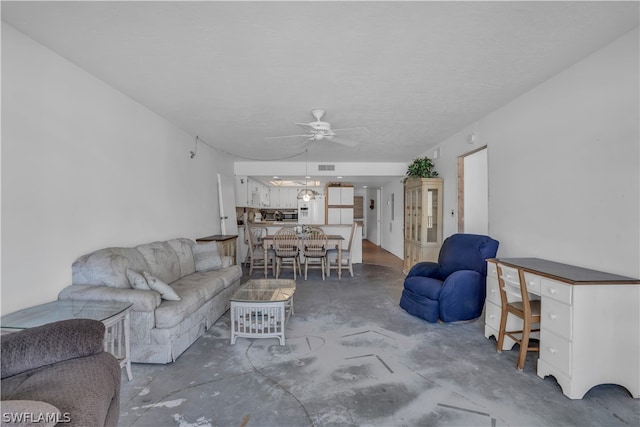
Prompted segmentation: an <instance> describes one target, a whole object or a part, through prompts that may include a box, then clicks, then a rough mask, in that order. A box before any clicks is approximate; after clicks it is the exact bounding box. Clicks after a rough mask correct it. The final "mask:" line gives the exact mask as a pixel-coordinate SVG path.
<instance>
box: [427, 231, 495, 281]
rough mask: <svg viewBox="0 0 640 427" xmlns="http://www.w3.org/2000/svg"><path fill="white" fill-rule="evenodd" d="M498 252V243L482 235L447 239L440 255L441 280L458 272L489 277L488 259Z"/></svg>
mask: <svg viewBox="0 0 640 427" xmlns="http://www.w3.org/2000/svg"><path fill="white" fill-rule="evenodd" d="M497 252H498V241H497V240H494V239H492V238H491V237H489V236H484V235H480V234H466V233H464V234H463V233H460V234H453V235H451V236H449V237H447V238H446V239H445V241H444V242H443V243H442V248H440V254H439V255H438V264H439V265H440V269H439V270H440V271H439V272H440V276H441V278H440V279H441V280H444V279H445V278H447V277H448V276H449V275H450V274H451V273H453V272H455V271H458V270H474V271H477V272H478V273H480V274H482V275H483V276H486V275H487V263H486V259H487V258H493V257H495V256H496V253H497Z"/></svg>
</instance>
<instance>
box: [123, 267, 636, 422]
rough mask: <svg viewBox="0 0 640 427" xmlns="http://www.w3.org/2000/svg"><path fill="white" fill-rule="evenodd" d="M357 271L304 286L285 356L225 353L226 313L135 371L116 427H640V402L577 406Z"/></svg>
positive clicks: (267, 344)
mask: <svg viewBox="0 0 640 427" xmlns="http://www.w3.org/2000/svg"><path fill="white" fill-rule="evenodd" d="M354 270H355V274H356V277H353V278H351V277H349V276H348V274H347V277H346V278H343V279H342V280H338V279H337V277H336V275H333V276H332V277H331V278H330V279H328V280H326V281H322V280H321V279H320V272H319V271H317V270H314V271H313V276H312V272H310V273H309V276H310V277H309V280H308V281H304V280H300V279H298V281H297V286H298V289H297V291H296V294H295V301H294V303H295V315H294V316H292V317H291V319H290V321H289V323H288V325H287V337H286V345H285V346H280V345H279V344H278V341H277V340H276V339H275V338H272V339H247V338H238V341H237V343H236V344H235V345H233V346H231V345H229V314H228V313H227V314H225V315H224V316H223V317H222V318H220V320H219V321H218V322H217V323H216V324H215V325H214V326H213V327H212V328H211V329H210V330H209V331H207V332H206V333H205V335H204V336H203V337H201V338H200V339H198V340H197V341H196V342H195V343H194V344H193V345H192V346H191V347H190V348H189V349H188V350H187V351H186V352H184V353H183V354H182V355H181V356H180V357H179V358H178V360H177V361H176V362H175V363H173V364H169V365H146V364H134V365H133V375H134V379H133V380H132V381H128V380H127V378H126V375H123V379H122V397H121V416H120V425H122V426H182V427H187V426H345V425H347V426H349V425H351V426H418V425H420V426H505V425H509V426H614V425H620V426H626V425H631V426H638V425H640V400H638V399H632V398H631V397H630V394H629V393H628V392H627V391H626V390H625V389H624V388H622V387H619V386H614V385H601V386H597V387H595V388H593V389H591V391H589V393H587V395H586V396H585V398H584V399H582V400H570V399H568V398H567V397H565V396H564V395H563V394H562V391H561V389H560V387H559V386H558V385H557V383H556V381H555V380H554V379H553V377H547V378H545V379H541V378H539V377H538V376H537V375H536V359H537V354H536V353H530V354H529V355H528V357H527V363H526V365H525V369H524V372H518V371H517V370H516V368H515V366H516V356H517V350H512V351H505V352H503V353H502V354H498V353H497V352H496V351H495V340H494V339H493V338H491V339H486V338H485V337H484V333H483V331H484V326H483V320H482V318H480V319H478V320H476V321H473V322H468V323H461V324H430V323H427V322H425V321H423V320H421V319H418V318H416V317H413V316H410V315H409V314H407V313H406V312H405V311H403V310H402V309H401V308H400V307H399V306H398V302H399V300H400V293H401V291H402V282H403V278H404V275H403V274H402V272H401V271H400V270H399V269H398V268H394V267H387V266H381V265H363V264H359V265H356V266H354ZM245 274H246V273H245ZM288 274H290V273H288ZM254 276H255V277H256V278H257V277H259V275H258V274H256V273H254ZM246 279H248V278H247V277H244V278H243V280H246ZM594 345H597V339H595V337H594ZM516 348H517V347H516Z"/></svg>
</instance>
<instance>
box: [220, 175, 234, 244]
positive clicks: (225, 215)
mask: <svg viewBox="0 0 640 427" xmlns="http://www.w3.org/2000/svg"><path fill="white" fill-rule="evenodd" d="M218 199H219V200H218V202H219V204H220V234H230V235H238V219H237V218H236V195H235V190H234V181H233V178H231V177H228V176H226V175H222V174H218Z"/></svg>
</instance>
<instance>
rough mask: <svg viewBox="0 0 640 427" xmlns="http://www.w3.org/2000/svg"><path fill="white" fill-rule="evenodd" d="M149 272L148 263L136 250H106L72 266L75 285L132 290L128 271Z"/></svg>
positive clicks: (85, 256)
mask: <svg viewBox="0 0 640 427" xmlns="http://www.w3.org/2000/svg"><path fill="white" fill-rule="evenodd" d="M127 268H130V269H132V270H136V271H142V270H148V269H149V267H148V266H147V261H145V259H144V256H142V254H141V253H140V252H139V251H137V250H136V249H135V248H105V249H100V250H97V251H95V252H91V253H89V254H86V255H83V256H81V257H80V258H78V259H77V260H76V261H75V262H74V263H73V265H72V266H71V270H72V284H73V285H102V286H110V287H113V288H131V285H129V279H127V274H126V270H127Z"/></svg>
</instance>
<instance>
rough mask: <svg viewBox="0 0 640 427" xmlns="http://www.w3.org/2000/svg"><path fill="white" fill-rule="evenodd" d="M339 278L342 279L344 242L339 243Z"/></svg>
mask: <svg viewBox="0 0 640 427" xmlns="http://www.w3.org/2000/svg"><path fill="white" fill-rule="evenodd" d="M338 279H342V244H339V245H338Z"/></svg>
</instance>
